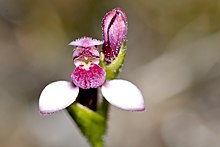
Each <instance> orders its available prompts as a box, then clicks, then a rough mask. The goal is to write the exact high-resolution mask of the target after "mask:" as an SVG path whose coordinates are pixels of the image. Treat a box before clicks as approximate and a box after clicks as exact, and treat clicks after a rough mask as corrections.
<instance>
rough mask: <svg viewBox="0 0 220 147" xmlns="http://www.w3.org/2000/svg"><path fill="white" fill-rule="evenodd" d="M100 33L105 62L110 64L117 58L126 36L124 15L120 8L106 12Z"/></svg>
mask: <svg viewBox="0 0 220 147" xmlns="http://www.w3.org/2000/svg"><path fill="white" fill-rule="evenodd" d="M102 31H103V37H104V44H103V48H102V50H103V53H104V55H105V61H106V62H107V63H111V62H112V61H113V60H114V59H115V58H116V57H117V56H118V53H119V51H120V47H121V45H122V43H123V42H124V40H125V37H126V34H127V20H126V16H125V13H124V12H123V11H122V10H121V9H120V8H116V9H113V10H111V11H110V12H108V13H107V14H106V15H105V17H104V18H103V20H102Z"/></svg>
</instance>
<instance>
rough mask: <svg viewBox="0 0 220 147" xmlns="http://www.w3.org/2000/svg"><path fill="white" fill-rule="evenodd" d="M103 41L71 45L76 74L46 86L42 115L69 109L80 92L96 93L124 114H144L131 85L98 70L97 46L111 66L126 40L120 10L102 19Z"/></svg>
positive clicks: (139, 96)
mask: <svg viewBox="0 0 220 147" xmlns="http://www.w3.org/2000/svg"><path fill="white" fill-rule="evenodd" d="M102 28H103V36H104V41H99V40H96V39H92V38H89V37H83V38H80V39H77V40H75V41H72V42H71V43H70V44H69V45H73V46H74V47H75V50H74V52H73V62H74V64H75V66H76V67H75V70H74V71H73V73H72V75H71V79H72V82H68V81H56V82H53V83H51V84H49V85H47V86H46V87H45V88H44V89H43V91H42V93H41V95H40V99H39V109H40V113H42V114H50V113H53V112H56V111H59V110H62V109H65V108H66V107H68V106H70V105H71V104H72V103H73V102H75V101H77V97H78V95H79V89H84V90H88V89H92V88H93V89H94V88H95V89H98V88H100V91H101V93H102V95H103V96H104V98H105V99H106V100H107V101H108V102H109V103H111V104H112V105H114V106H116V107H119V108H121V109H124V110H132V111H143V110H144V109H145V108H144V99H143V96H142V94H141V92H140V90H139V89H138V88H137V87H136V86H135V85H134V84H132V83H131V82H129V81H126V80H122V79H114V80H110V81H108V80H106V72H105V70H104V69H103V68H102V67H101V66H99V61H100V55H99V52H98V48H97V46H98V45H102V44H103V47H102V49H103V53H104V55H105V61H106V62H107V64H110V63H111V62H112V61H113V60H114V59H115V58H116V57H117V55H118V53H119V50H120V46H121V45H122V43H123V42H124V40H125V37H126V31H127V21H126V17H125V13H124V12H123V11H122V10H121V9H113V10H112V11H110V12H109V13H107V14H106V16H105V17H104V19H103V23H102Z"/></svg>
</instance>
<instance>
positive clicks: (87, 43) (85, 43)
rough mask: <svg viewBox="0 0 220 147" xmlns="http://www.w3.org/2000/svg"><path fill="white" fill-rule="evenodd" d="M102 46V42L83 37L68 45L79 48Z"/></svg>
mask: <svg viewBox="0 0 220 147" xmlns="http://www.w3.org/2000/svg"><path fill="white" fill-rule="evenodd" d="M102 44H103V41H100V40H97V39H92V38H90V37H83V38H79V39H77V40H74V41H72V42H70V44H69V45H73V46H80V47H91V46H96V45H102Z"/></svg>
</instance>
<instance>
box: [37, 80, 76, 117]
mask: <svg viewBox="0 0 220 147" xmlns="http://www.w3.org/2000/svg"><path fill="white" fill-rule="evenodd" d="M78 93H79V88H78V87H75V86H74V85H73V84H72V83H71V82H67V81H57V82H53V83H51V84H49V85H47V86H46V87H45V88H44V89H43V91H42V93H41V95H40V99H39V109H40V113H41V114H50V113H53V112H56V111H59V110H62V109H65V108H66V107H68V106H69V105H71V104H72V103H73V102H74V101H75V100H76V97H77V96H78Z"/></svg>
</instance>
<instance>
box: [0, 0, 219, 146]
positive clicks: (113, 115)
mask: <svg viewBox="0 0 220 147" xmlns="http://www.w3.org/2000/svg"><path fill="white" fill-rule="evenodd" d="M114 7H121V8H122V9H124V10H125V12H126V14H127V17H128V36H127V37H128V42H127V47H128V50H127V56H126V61H125V66H124V68H123V71H122V73H121V76H120V78H124V79H129V80H130V81H132V82H133V83H135V85H138V87H139V88H140V89H141V90H142V92H143V93H144V96H145V103H146V106H147V111H146V112H144V113H131V112H127V111H121V110H118V109H116V108H114V107H112V109H111V111H110V117H109V118H110V121H109V128H110V129H109V132H108V134H107V145H108V146H110V147H111V146H120V147H133V146H135V147H145V146H149V147H209V146H211V147H219V146H220V140H219V138H220V125H219V124H220V119H219V113H220V92H219V91H220V90H219V88H220V48H219V47H220V19H219V18H220V1H218V0H209V1H207V0H184V1H180V0H170V1H164V0H136V1H124V0H118V1H104V0H97V1H94V0H92V1H91V0H80V1H76V0H63V1H55V0H50V1H45V0H1V1H0V69H1V71H0V118H1V121H0V130H1V131H0V146H1V147H14V146H16V147H30V146H31V147H60V146H65V147H72V146H88V144H87V143H86V141H85V140H84V138H83V137H82V136H81V134H80V133H79V131H78V130H77V127H76V126H75V124H74V123H73V122H72V120H71V119H70V118H69V117H68V115H67V114H66V112H65V111H64V112H60V113H58V114H55V115H53V116H51V117H42V116H40V115H39V113H38V97H39V94H40V92H41V90H42V88H43V87H44V86H45V85H47V84H48V83H50V82H52V80H56V79H57V80H60V79H66V80H70V74H71V72H72V70H73V69H74V67H73V63H72V60H71V56H72V48H71V47H70V46H67V44H68V43H69V42H70V41H72V40H73V39H76V38H78V37H81V36H91V37H93V38H97V39H102V34H101V19H102V16H103V15H104V14H105V13H106V12H108V11H109V10H111V9H112V8H114Z"/></svg>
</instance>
